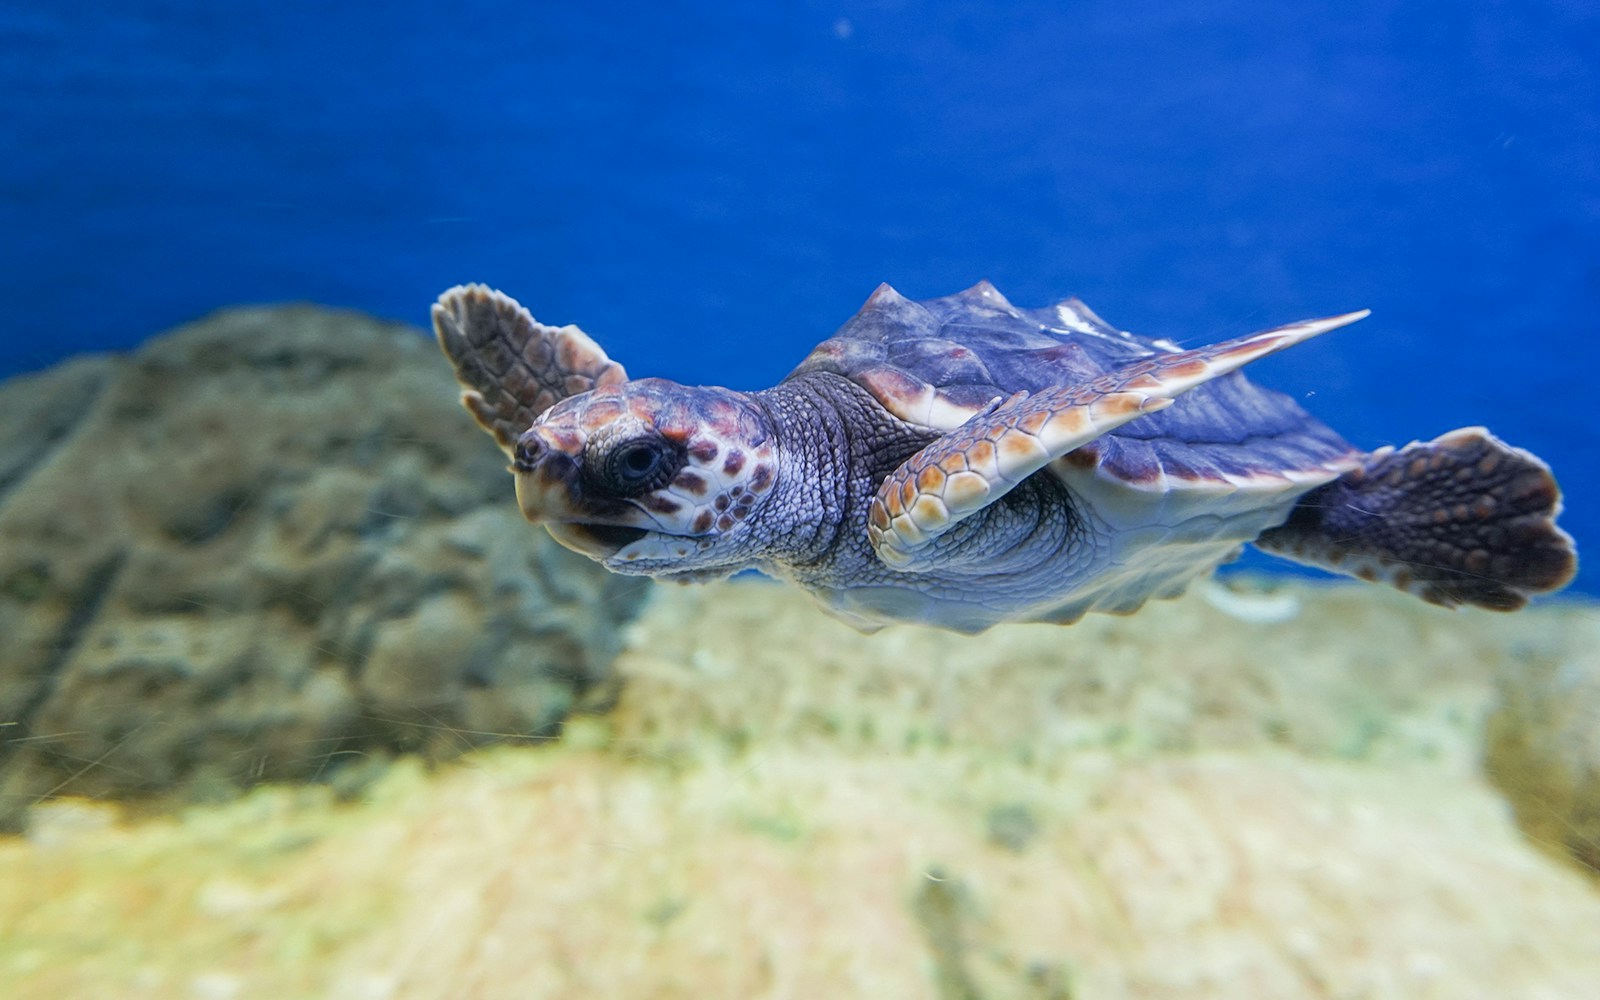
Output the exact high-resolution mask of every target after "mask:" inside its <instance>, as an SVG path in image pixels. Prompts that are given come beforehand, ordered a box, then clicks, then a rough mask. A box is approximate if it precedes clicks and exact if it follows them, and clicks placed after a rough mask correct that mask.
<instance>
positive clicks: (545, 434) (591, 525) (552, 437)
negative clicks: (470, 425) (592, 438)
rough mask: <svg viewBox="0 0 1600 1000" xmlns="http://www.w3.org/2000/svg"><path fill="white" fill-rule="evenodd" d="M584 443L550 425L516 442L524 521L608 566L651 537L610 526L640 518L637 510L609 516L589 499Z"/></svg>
mask: <svg viewBox="0 0 1600 1000" xmlns="http://www.w3.org/2000/svg"><path fill="white" fill-rule="evenodd" d="M584 440H585V439H584V436H583V435H582V434H580V433H576V432H574V431H571V430H568V429H566V428H561V427H551V426H549V425H545V424H540V425H537V426H534V427H532V428H529V429H528V430H527V431H526V432H525V433H524V434H523V435H522V437H520V438H518V439H517V445H516V448H515V449H514V450H513V452H512V463H511V472H512V474H513V475H515V477H516V483H517V506H518V507H520V508H521V509H522V516H523V517H525V518H527V519H528V520H529V521H532V522H533V523H534V524H542V525H544V526H545V528H546V529H548V530H549V532H550V536H551V537H552V538H554V539H555V540H556V541H557V542H559V543H561V544H562V545H563V546H565V547H566V548H569V549H571V550H572V551H574V552H577V553H579V554H580V555H585V556H588V557H589V558H590V559H595V560H599V561H601V562H604V561H606V560H607V559H610V558H611V557H612V556H614V555H616V554H617V553H618V552H620V551H621V550H622V549H624V548H626V547H627V546H628V545H631V544H632V543H634V542H637V541H638V540H639V539H641V538H643V537H644V536H645V535H647V534H648V533H649V532H648V530H647V529H645V528H641V527H634V526H632V525H628V524H617V523H608V522H612V519H613V518H616V519H618V520H626V519H628V518H631V517H638V516H640V515H638V514H637V512H635V511H633V510H632V508H629V507H618V508H617V509H616V510H614V511H607V510H605V509H604V508H597V507H596V505H595V504H594V503H593V502H592V500H586V499H585V497H584V493H583V484H582V482H581V477H580V472H581V464H580V456H581V455H582V454H583V446H584Z"/></svg>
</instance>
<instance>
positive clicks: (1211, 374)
mask: <svg viewBox="0 0 1600 1000" xmlns="http://www.w3.org/2000/svg"><path fill="white" fill-rule="evenodd" d="M1366 315H1367V313H1366V312H1365V311H1362V312H1353V313H1347V314H1345V315H1343V316H1335V317H1332V318H1330V319H1317V320H1307V321H1304V322H1299V323H1291V324H1289V325H1287V326H1281V327H1277V328H1276V329H1272V330H1267V331H1265V332H1262V333H1255V334H1251V335H1249V336H1244V337H1239V338H1236V339H1233V340H1227V341H1224V342H1222V343H1219V344H1215V345H1212V346H1210V347H1201V348H1197V349H1194V350H1183V349H1181V348H1179V346H1178V345H1176V344H1174V343H1172V342H1170V341H1166V340H1150V339H1147V338H1144V337H1139V336H1135V335H1133V334H1130V333H1124V332H1122V331H1120V330H1117V329H1115V328H1114V327H1111V326H1109V325H1107V324H1106V323H1105V322H1104V321H1103V320H1101V319H1100V318H1099V317H1098V316H1096V315H1095V314H1094V313H1093V312H1091V311H1090V310H1089V308H1088V307H1087V306H1086V305H1084V304H1083V303H1082V302H1080V301H1078V300H1077V299H1067V300H1065V301H1063V302H1059V303H1057V304H1055V305H1053V306H1050V307H1048V308H1044V309H1031V310H1030V309H1018V308H1016V307H1015V306H1013V305H1012V304H1011V303H1010V302H1007V301H1006V299H1005V298H1004V297H1003V296H1002V295H1001V294H1000V293H999V292H998V291H997V290H996V289H995V288H994V287H993V286H992V285H990V284H989V283H988V282H982V283H979V284H977V285H974V286H973V287H971V288H969V289H967V290H966V291H964V292H960V293H958V294H956V295H951V296H947V297H945V298H937V299H930V300H928V301H924V302H913V301H910V300H909V299H906V298H905V297H903V296H902V295H900V294H899V293H898V292H896V291H895V290H894V289H893V288H890V287H889V286H888V285H882V286H879V288H878V289H877V291H875V292H873V293H872V296H871V297H870V298H869V299H867V302H866V304H865V305H864V306H862V308H861V310H860V311H859V312H858V313H856V315H855V316H854V317H853V318H852V319H851V320H850V321H849V322H847V323H845V325H844V326H843V327H841V328H840V329H839V331H838V332H837V333H835V334H834V335H833V336H832V337H831V338H829V339H828V340H825V341H823V342H822V344H820V345H819V346H818V347H817V348H816V349H815V350H814V351H812V352H811V355H810V356H809V357H807V358H806V359H805V360H804V361H802V362H801V363H800V366H799V367H798V368H796V369H795V370H794V371H793V372H791V373H790V374H789V376H788V377H787V378H785V379H784V380H783V381H782V382H780V383H779V384H778V385H776V386H773V387H772V388H770V389H764V390H761V391H759V392H735V391H732V390H729V389H722V388H714V387H692V386H685V385H680V384H678V383H676V382H669V381H666V380H664V379H657V378H646V379H637V380H629V379H628V377H627V376H626V375H625V374H624V373H623V369H622V367H621V366H620V365H618V364H617V363H616V362H614V361H612V360H610V359H609V358H608V357H606V354H605V352H604V351H603V350H601V349H600V347H599V345H597V344H596V343H595V342H594V341H593V340H591V339H590V338H589V337H588V336H586V335H585V334H584V333H583V332H582V331H581V330H579V329H578V328H577V327H574V326H564V327H550V326H545V325H543V324H541V323H538V322H536V321H535V320H534V319H533V317H532V316H531V315H529V313H528V311H527V310H525V309H523V308H522V307H521V306H520V305H518V304H517V303H516V302H515V301H514V300H513V299H511V298H510V297H508V296H506V295H504V294H502V293H500V292H497V291H493V290H491V289H489V288H487V287H484V286H482V285H466V286H458V287H456V288H452V289H450V290H449V291H447V292H445V293H444V294H443V295H442V296H441V297H440V299H439V302H438V304H437V305H435V306H434V307H433V321H434V327H435V331H436V332H437V334H438V337H439V342H440V344H441V345H442V347H443V348H444V352H445V354H446V356H447V357H448V358H449V359H450V361H451V363H452V364H453V365H454V366H455V370H456V375H457V378H458V379H459V380H460V381H461V383H462V384H463V386H465V391H464V392H463V393H462V401H463V403H464V404H465V405H466V407H467V409H468V410H469V411H471V413H472V415H473V416H474V417H476V418H477V420H478V422H479V423H480V424H482V425H483V427H484V429H485V430H487V431H488V432H489V433H490V434H492V435H493V436H494V439H495V441H496V442H498V443H499V445H500V447H501V448H502V449H504V450H505V451H506V453H507V454H508V455H509V456H510V458H511V462H512V465H511V471H512V473H513V474H514V475H515V478H516V493H517V500H518V502H519V504H520V505H521V508H522V512H523V514H524V515H526V516H527V518H528V519H529V520H530V521H534V522H536V523H542V524H544V525H545V526H546V527H547V528H548V529H549V531H550V533H551V534H552V535H554V536H555V538H556V540H557V541H559V542H561V543H562V544H563V545H566V546H567V547H568V548H571V549H574V550H576V551H578V552H581V553H583V554H584V555H587V556H589V557H590V558H592V559H594V560H596V561H598V562H600V563H601V564H603V565H604V566H606V567H607V568H608V569H611V570H615V571H616V572H619V573H631V574H642V575H646V576H653V577H663V578H668V579H676V580H706V579H714V578H718V577H723V576H727V575H729V574H731V573H735V572H738V571H740V570H744V569H750V568H754V569H758V570H761V571H763V572H766V573H768V574H771V575H773V576H777V577H780V578H783V579H786V580H790V581H793V582H794V583H796V584H798V585H800V586H801V587H803V588H805V589H806V590H807V591H809V592H810V593H811V594H812V595H814V596H815V597H816V598H817V599H818V600H819V601H820V602H821V603H822V604H823V605H824V606H825V607H826V608H828V609H829V610H831V611H832V612H833V613H835V614H836V615H838V616H839V617H842V618H844V619H845V620H846V621H849V622H850V623H851V624H853V625H855V626H857V627H858V628H861V629H863V630H868V631H870V630H873V629H875V628H878V627H880V626H882V625H885V624H888V623H891V622H906V621H909V622H921V623H925V624H929V625H936V626H940V627H943V628H947V629H952V630H955V631H958V632H967V633H973V632H980V631H982V630H984V629H986V628H988V627H989V626H991V625H994V624H996V623H998V622H1005V621H1042V622H1059V623H1069V622H1073V621H1076V620H1077V619H1078V618H1080V617H1081V616H1082V615H1083V614H1084V613H1085V612H1088V611H1110V612H1124V613H1125V612H1131V611H1134V610H1136V609H1137V608H1139V607H1140V606H1141V605H1142V604H1143V603H1144V602H1145V600H1146V599H1148V598H1150V597H1152V596H1154V597H1171V596H1174V595H1176V594H1178V593H1180V592H1181V591H1182V590H1183V589H1184V587H1185V586H1186V585H1187V584H1188V583H1189V582H1190V581H1191V580H1193V579H1195V578H1196V577H1198V576H1200V575H1202V574H1205V573H1208V572H1210V571H1211V570H1212V569H1213V568H1214V567H1216V566H1217V565H1218V564H1220V563H1222V562H1225V561H1227V560H1229V559H1231V558H1233V557H1234V556H1235V555H1236V554H1237V553H1238V552H1239V551H1240V549H1241V547H1242V545H1243V544H1244V543H1247V542H1249V543H1254V544H1255V545H1256V546H1258V547H1259V548H1262V549H1265V550H1267V551H1269V552H1273V553H1277V554H1279V555H1282V556H1285V557H1287V558H1290V559H1294V560H1297V561H1300V562H1303V563H1309V564H1312V565H1315V566H1321V567H1326V568H1329V569H1333V570H1337V571H1342V572H1345V573H1350V574H1353V575H1355V576H1359V577H1362V578H1364V579H1367V580H1383V581H1387V582H1388V583H1391V584H1393V585H1394V586H1396V587H1399V588H1400V589H1402V590H1407V591H1410V592H1411V593H1413V594H1416V595H1417V596H1419V597H1421V598H1423V599H1424V600H1427V601H1431V602H1433V603H1435V604H1442V605H1446V606H1454V605H1458V604H1473V605H1479V606H1482V607H1487V608H1495V609H1499V610H1511V609H1514V608H1517V607H1520V606H1522V605H1523V604H1524V603H1526V601H1527V598H1528V596H1529V595H1530V594H1533V593H1538V592H1542V591H1549V590H1553V589H1556V588H1558V587H1560V586H1562V585H1563V584H1565V583H1566V582H1567V581H1568V580H1569V579H1571V577H1572V574H1573V572H1574V570H1575V568H1576V555H1575V553H1574V549H1573V544H1572V539H1571V538H1570V537H1569V536H1568V535H1567V534H1566V533H1565V532H1563V531H1562V530H1561V529H1560V528H1558V527H1556V525H1555V516H1556V514H1557V512H1558V511H1559V508H1560V491H1559V489H1558V488H1557V486H1556V483H1555V480H1554V479H1553V478H1552V476H1551V474H1550V470H1549V468H1548V467H1547V466H1546V465H1545V464H1544V463H1543V462H1541V461H1540V460H1539V459H1537V458H1536V457H1534V456H1533V455H1531V454H1529V453H1528V452H1525V451H1522V450H1520V449H1517V448H1512V447H1510V446H1508V445H1506V444H1504V443H1502V442H1501V441H1499V440H1498V439H1496V438H1495V437H1494V436H1492V435H1491V434H1489V432H1488V431H1486V430H1484V429H1483V428H1481V427H1473V428H1466V429H1463V430H1457V431H1452V432H1450V433H1448V434H1445V435H1444V436H1442V437H1439V438H1437V439H1435V440H1433V441H1429V442H1426V443H1422V442H1414V443H1412V444H1409V445H1406V446H1405V447H1404V448H1399V449H1396V448H1392V447H1385V448H1380V449H1378V450H1377V451H1373V452H1368V453H1363V452H1361V451H1359V450H1358V449H1356V448H1354V447H1353V446H1351V445H1350V444H1348V443H1347V442H1345V441H1344V440H1343V439H1342V438H1341V437H1340V436H1339V435H1338V434H1336V433H1334V431H1333V430H1331V429H1330V428H1328V427H1327V426H1326V425H1324V424H1323V423H1321V422H1320V421H1318V420H1317V419H1315V418H1314V417H1312V416H1311V415H1310V414H1308V413H1306V412H1305V411H1304V410H1303V409H1301V408H1300V406H1299V405H1297V404H1296V403H1295V402H1294V401H1293V400H1292V399H1290V398H1288V397H1287V396H1284V395H1282V394H1280V393H1277V392H1273V391H1270V390H1267V389H1263V388H1260V387H1258V386H1256V385H1253V384H1251V383H1250V382H1249V381H1247V380H1246V379H1245V377H1244V376H1243V375H1242V374H1239V373H1237V372H1236V369H1238V368H1239V367H1241V366H1242V365H1244V364H1246V363H1247V362H1249V361H1252V360H1254V359H1256V358H1260V357H1263V356H1265V355H1268V354H1271V353H1273V352H1276V351H1280V350H1282V349H1284V348H1286V347H1289V346H1292V345H1294V344H1298V343H1300V342H1301V341H1304V340H1307V339H1309V338H1311V337H1314V336H1316V335H1318V334H1320V333H1324V332H1326V331H1329V330H1332V329H1335V328H1337V327H1341V326H1344V325H1346V324H1348V323H1352V322H1354V321H1356V320H1358V319H1361V318H1363V317H1365V316H1366Z"/></svg>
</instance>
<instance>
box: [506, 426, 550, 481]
mask: <svg viewBox="0 0 1600 1000" xmlns="http://www.w3.org/2000/svg"><path fill="white" fill-rule="evenodd" d="M543 455H544V439H542V438H541V437H539V435H538V432H536V431H531V430H530V431H526V432H524V433H523V435H522V436H521V437H520V438H517V446H516V448H514V449H512V452H511V461H512V463H513V464H514V465H515V466H516V467H517V469H518V470H519V471H521V472H532V471H533V467H534V466H535V465H536V464H537V463H538V461H539V459H540V457H541V456H543Z"/></svg>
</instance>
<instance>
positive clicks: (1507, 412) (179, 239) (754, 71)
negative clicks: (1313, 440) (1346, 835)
mask: <svg viewBox="0 0 1600 1000" xmlns="http://www.w3.org/2000/svg"><path fill="white" fill-rule="evenodd" d="M1597 11H1600V6H1597V5H1596V4H1594V3H1593V2H1573V0H1568V2H1560V0H1551V2H1543V3H1539V2H1498V3H1471V2H1462V3H1441V2H1438V0H1412V2H1401V0H1374V2H1361V0H1352V2H1345V3H1317V2H1300V3H1281V2H1280V3H1265V2H1264V3H1256V4H1252V3H1236V2H1235V3H1230V2H1216V0H1211V2H1199V0H1163V2H1157V3H1150V4H1148V5H1143V6H1141V5H1139V4H1136V3H1131V2H1129V0H1089V2H1066V0H1056V2H1040V3H1015V4H995V5H970V4H956V3H943V4H928V5H923V4H914V3H899V2H879V3H869V2H850V0H845V2H837V3H816V2H811V3H780V2H772V3H750V4H738V3H729V2H727V0H723V2H715V3H713V2H697V3H648V4H644V3H640V4H603V3H585V4H578V3H570V4H568V3H563V4H551V3H534V4H527V3H513V2H505V3H495V4H489V3H482V2H474V0H468V2H458V3H452V4H440V3H430V4H420V3H386V4H376V3H372V4H345V5H336V4H325V3H311V2H307V0H280V2H276V3H272V4H263V3H257V2H244V3H199V2H192V3H178V2H165V3H164V2H156V0H146V2H123V3H111V2H107V0H92V2H91V0H78V2H75V3H72V4H66V3H50V4H46V3H43V2H40V0H23V2H22V3H21V4H20V5H19V4H17V3H15V2H13V3H12V4H8V5H6V6H5V8H4V9H3V10H0V87H3V90H0V94H3V104H0V196H3V197H0V236H3V239H4V249H3V251H0V252H3V261H0V263H3V267H0V301H3V303H4V306H5V309H6V321H5V324H4V326H3V327H0V331H3V332H0V374H4V373H8V372H15V371H19V370H27V369H33V368H38V367H42V366H45V365H48V364H50V363H52V362H54V361H56V360H58V359H59V358H61V357H63V356H66V355H68V354H72V353H75V352H79V351H87V350H103V349H107V348H124V347H129V346H132V345H133V344H136V343H138V342H139V341H140V340H142V339H143V338H145V337H147V336H149V335H150V334H153V333H155V332H157V331H159V330H161V329H163V328H165V327H168V326H170V325H173V324H175V323H178V322H181V321H184V320H187V319H190V318H193V317H195V316H197V315H199V314H201V313H204V312H206V311H208V310H210V309H213V308H215V307H218V306H223V305H226V304H231V303H237V302H259V301H274V300H284V299H311V300H316V301H320V302H326V303H333V304H340V305H347V306H353V307H357V308H361V309H365V310H369V311H372V312H375V313H378V314H380V315H384V316H390V317H398V318H403V319H407V320H410V321H413V322H416V323H419V324H420V323H422V322H423V321H424V318H425V316H426V308H427V305H428V303H429V302H430V301H431V300H432V298H433V297H434V295H435V294H436V293H437V292H438V291H439V290H441V289H442V288H444V287H446V286H447V285H450V284H453V283H456V282H459V281H468V280H479V281H488V282H491V283H494V284H496V285H499V286H501V287H503V288H505V289H506V290H507V291H509V292H511V293H512V294H514V295H516V296H517V297H518V298H520V299H521V300H522V301H523V302H524V303H525V304H527V305H528V306H529V307H530V308H531V309H532V310H533V311H534V313H535V315H537V316H539V317H540V318H541V319H545V320H548V321H552V322H558V323H562V322H576V323H578V324H580V325H581V326H583V327H584V328H585V329H587V330H589V332H591V333H592V334H594V335H596V336H597V337H598V338H599V339H600V340H601V341H602V342H603V343H604V344H605V345H606V346H607V348H608V349H609V350H610V352H611V353H612V355H613V356H614V357H617V358H618V359H619V360H622V361H623V362H624V363H625V364H627V365H628V367H629V369H630V371H631V372H633V373H634V374H636V375H638V374H659V375H666V376H669V377H674V378H678V379H681V380H685V381H693V382H718V383H724V384H730V385H733V386H735V387H741V388H751V387H756V386H761V385H765V384H768V383H770V382H772V381H773V380H775V379H776V378H777V377H779V376H781V375H782V374H783V373H784V372H785V371H787V369H788V368H789V367H791V366H792V365H793V364H794V363H795V362H796V361H797V360H798V359H799V358H800V357H802V356H804V355H805V353H806V352H807V350H808V349H809V347H810V346H811V344H813V343H814V342H815V341H816V340H818V339H820V338H821V337H823V336H825V335H826V334H827V333H829V332H830V331H831V330H833V329H834V328H835V327H837V326H838V325H839V323H841V322H842V321H843V320H844V319H845V318H846V317H847V316H848V315H849V314H850V313H851V312H852V311H853V310H854V309H855V307H856V306H857V305H858V304H859V303H860V301H861V300H862V299H863V298H864V297H865V296H866V295H867V294H868V293H869V292H870V291H871V290H872V288H873V286H874V285H875V284H876V283H877V282H879V281H881V280H887V281H889V282H891V283H892V284H894V285H896V286H897V287H898V288H900V289H901V290H902V291H903V292H905V293H907V294H909V295H912V296H915V297H926V296H931V295H937V294H944V293H947V292H950V291H954V290H956V289H958V288H961V287H964V286H966V285H968V284H971V283H972V282H973V281H975V280H977V279H979V278H983V277H987V278H990V279H992V280H993V281H994V282H995V283H996V284H997V285H999V287H1000V288H1001V290H1002V291H1004V292H1005V293H1006V294H1007V295H1008V296H1010V297H1011V298H1012V299H1013V300H1014V301H1015V302H1017V303H1018V304H1020V305H1039V304H1043V303H1045V302H1047V301H1050V300H1053V299H1055V298H1059V297H1062V296H1064V295H1067V294H1074V293H1075V294H1079V295H1081V296H1083V297H1084V298H1085V299H1086V300H1087V301H1088V302H1089V303H1090V304H1091V305H1092V306H1093V307H1094V308H1095V309H1096V310H1097V311H1099V312H1100V313H1101V314H1102V315H1103V316H1105V317H1106V318H1108V319H1109V320H1111V321H1112V322H1113V323H1116V324H1118V325H1120V326H1123V327H1126V328H1130V329H1134V330H1138V331H1140V332H1144V333H1150V334H1154V335H1166V336H1171V337H1173V338H1174V339H1178V340H1180V341H1183V342H1187V343H1196V342H1200V341H1204V340H1209V339H1215V338H1220V337H1223V336H1226V335H1231V334H1236V333H1240V332H1243V331H1246V330H1249V329H1253V328H1258V327H1262V326H1266V325H1270V324H1273V323H1276V322H1280V321H1286V320H1290V319H1296V318H1300V317H1303V316H1306V315H1311V314H1326V313H1332V312H1342V311H1345V310H1348V309H1353V308H1358V307H1361V306H1370V307H1372V308H1373V310H1374V317H1373V318H1372V319H1371V320H1369V321H1367V322H1366V323H1363V324H1360V325H1359V326H1357V327H1354V328H1352V329H1349V330H1344V331H1340V332H1338V333H1336V334H1333V335H1332V336H1330V337H1328V338H1325V339H1324V340H1323V341H1320V342H1317V343H1314V344H1311V345H1307V346H1305V347H1302V348H1297V349H1296V350H1295V351H1294V352H1291V353H1290V354H1289V355H1286V356H1284V357H1282V358H1276V359H1272V360H1270V361H1268V362H1266V363H1263V364H1262V365H1260V366H1257V368H1256V369H1255V372H1256V374H1257V375H1258V376H1259V377H1261V378H1262V379H1263V380H1264V381H1267V382H1269V383H1271V384H1274V385H1277V386H1278V387H1280V388H1285V389H1288V390H1289V391H1293V392H1296V393H1298V394H1301V395H1303V396H1307V397H1310V398H1309V399H1308V405H1310V406H1311V407H1312V409H1314V410H1315V411H1317V412H1318V413H1320V414H1321V415H1322V416H1324V417H1325V418H1326V419H1328V420H1329V421H1330V422H1332V423H1334V424H1335V425H1336V426H1338V427H1339V428H1340V429H1341V430H1342V431H1343V432H1344V433H1345V434H1346V435H1347V436H1349V437H1350V438H1351V439H1352V440H1355V441H1356V442H1358V443H1360V444H1363V445H1366V446H1375V445H1378V444H1381V443H1385V442H1397V443H1403V442H1405V441H1407V440H1410V439H1411V438H1413V437H1431V436H1432V435H1434V434H1437V433H1439V432H1441V431H1444V430H1447V429H1449V428H1452V427H1455V426H1458V425H1462V424H1469V423H1487V424H1489V425H1490V426H1491V427H1493V428H1494V429H1495V430H1496V431H1497V432H1499V433H1500V434H1501V435H1502V436H1504V437H1506V438H1508V439H1510V440H1512V441H1513V442H1515V443H1518V444H1521V445H1524V446H1526V447H1529V448H1531V449H1533V450H1535V451H1537V452H1539V453H1540V454H1542V455H1544V456H1545V457H1546V458H1547V459H1549V460H1550V461H1551V462H1552V464H1553V465H1555V467H1556V469H1557V471H1558V472H1559V473H1560V474H1561V476H1562V478H1563V481H1564V483H1565V485H1566V487H1567V492H1568V506H1569V514H1568V516H1567V518H1566V522H1565V523H1566V524H1567V525H1568V527H1569V528H1570V529H1572V530H1573V531H1574V533H1575V534H1577V535H1578V537H1579V540H1580V543H1582V542H1584V540H1585V539H1589V540H1594V539H1600V483H1597V482H1596V478H1595V473H1594V470H1593V462H1594V459H1595V456H1596V454H1597V451H1600V449H1597V445H1600V417H1597V416H1596V401H1595V400H1594V398H1593V395H1594V394H1593V392H1592V386H1593V384H1594V381H1595V379H1594V371H1595V367H1596V363H1597V362H1600V348H1597V347H1596V343H1597V336H1600V322H1597V319H1596V317H1597V316H1600V167H1597V163H1600V68H1597V67H1600V15H1597ZM1585 583H1586V584H1587V589H1589V590H1591V591H1593V590H1596V589H1600V588H1597V583H1600V576H1597V575H1595V574H1589V575H1587V577H1586V580H1585Z"/></svg>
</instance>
